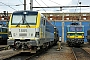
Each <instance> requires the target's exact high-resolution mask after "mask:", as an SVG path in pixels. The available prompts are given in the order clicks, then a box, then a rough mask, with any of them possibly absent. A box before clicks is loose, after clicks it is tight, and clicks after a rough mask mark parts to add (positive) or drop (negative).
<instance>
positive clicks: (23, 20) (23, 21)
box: [16, 16, 30, 27]
mask: <svg viewBox="0 0 90 60" xmlns="http://www.w3.org/2000/svg"><path fill="white" fill-rule="evenodd" d="M21 21H22V24H24V23H25V21H26V20H25V19H24V16H23V17H22V20H21ZM21 21H20V22H21ZM20 22H19V23H18V24H17V25H16V27H18V25H20ZM26 25H27V26H29V23H27V21H26ZM29 27H30V26H29Z"/></svg>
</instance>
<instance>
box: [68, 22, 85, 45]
mask: <svg viewBox="0 0 90 60" xmlns="http://www.w3.org/2000/svg"><path fill="white" fill-rule="evenodd" d="M67 44H68V45H69V46H81V45H82V44H84V26H83V25H79V23H76V22H73V23H71V25H68V26H67Z"/></svg>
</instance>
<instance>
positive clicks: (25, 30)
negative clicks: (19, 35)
mask: <svg viewBox="0 0 90 60" xmlns="http://www.w3.org/2000/svg"><path fill="white" fill-rule="evenodd" d="M19 32H27V29H19Z"/></svg>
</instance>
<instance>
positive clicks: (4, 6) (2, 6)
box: [0, 0, 90, 12]
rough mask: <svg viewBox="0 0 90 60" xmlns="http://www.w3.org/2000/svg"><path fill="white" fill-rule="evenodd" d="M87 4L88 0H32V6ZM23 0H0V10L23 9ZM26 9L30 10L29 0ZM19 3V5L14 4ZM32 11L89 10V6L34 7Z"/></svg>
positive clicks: (89, 4) (89, 1) (88, 3)
mask: <svg viewBox="0 0 90 60" xmlns="http://www.w3.org/2000/svg"><path fill="white" fill-rule="evenodd" d="M79 2H81V5H82V6H83V5H88V6H90V0H56V1H55V0H33V6H34V7H47V6H72V5H73V6H80V4H79ZM23 3H24V0H0V12H3V11H8V12H13V11H18V10H24V8H23V7H24V6H23ZM26 4H27V5H26V10H30V0H26ZM15 5H19V6H15ZM33 10H34V11H38V10H39V11H41V12H42V11H43V12H45V11H46V12H90V7H85V8H84V7H81V11H80V7H76V8H62V11H60V8H34V9H33Z"/></svg>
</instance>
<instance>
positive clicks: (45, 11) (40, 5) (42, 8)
mask: <svg viewBox="0 0 90 60" xmlns="http://www.w3.org/2000/svg"><path fill="white" fill-rule="evenodd" d="M35 1H36V0H35ZM36 2H37V1H36ZM37 3H38V4H39V2H37ZM39 5H40V4H39ZM40 6H41V5H40ZM42 9H43V8H42ZM43 10H44V11H45V12H46V10H45V9H43Z"/></svg>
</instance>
